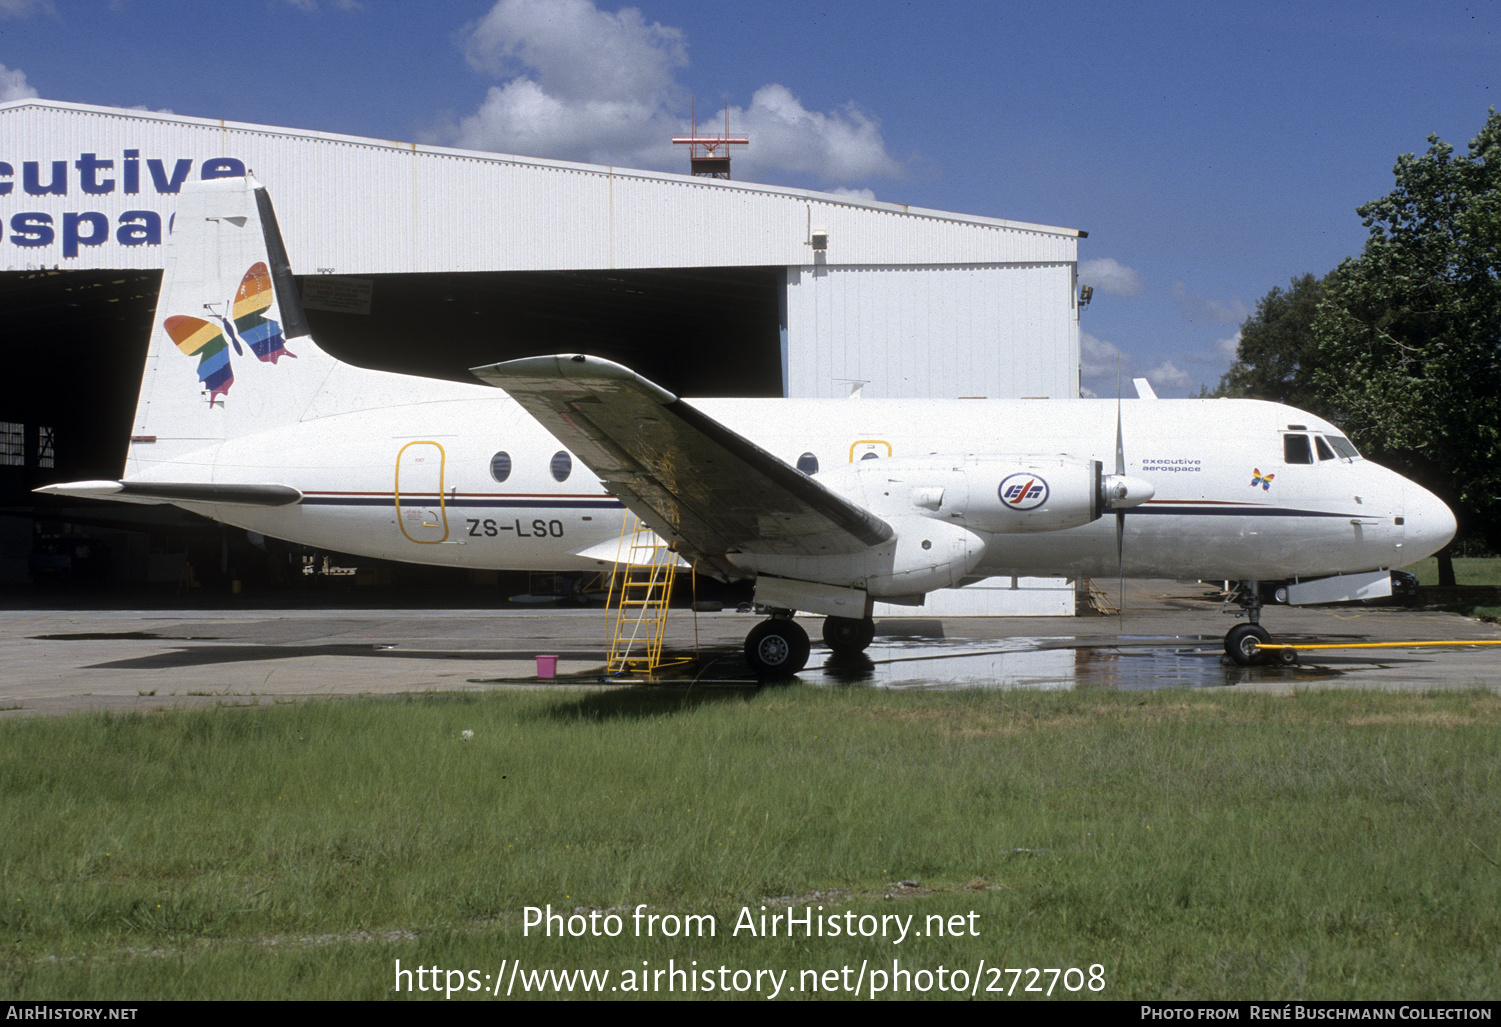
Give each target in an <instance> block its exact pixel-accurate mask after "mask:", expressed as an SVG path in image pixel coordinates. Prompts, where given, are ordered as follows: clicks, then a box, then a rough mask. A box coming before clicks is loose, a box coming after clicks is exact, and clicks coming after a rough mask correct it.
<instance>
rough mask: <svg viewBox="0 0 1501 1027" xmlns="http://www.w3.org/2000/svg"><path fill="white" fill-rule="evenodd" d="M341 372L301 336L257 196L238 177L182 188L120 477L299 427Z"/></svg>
mask: <svg viewBox="0 0 1501 1027" xmlns="http://www.w3.org/2000/svg"><path fill="white" fill-rule="evenodd" d="M339 366H340V365H339V362H338V361H337V360H335V359H334V358H333V357H331V356H329V355H328V354H327V353H325V352H324V351H323V350H321V349H319V348H318V346H317V344H316V343H315V342H313V339H312V336H311V335H310V334H309V333H308V325H307V315H306V314H305V313H304V311H303V309H302V301H301V299H300V297H299V296H298V293H297V286H296V283H295V282H294V281H293V279H292V269H291V266H290V263H289V262H288V260H287V252H286V247H285V245H284V244H283V243H282V239H281V232H280V230H279V229H278V227H277V224H276V214H275V211H274V210H273V209H272V206H271V200H270V197H269V196H267V195H266V190H265V189H264V188H263V187H262V186H260V185H259V184H258V183H257V182H256V181H255V180H254V179H252V178H249V177H248V176H247V177H245V178H225V179H216V180H212V181H207V182H197V183H192V184H191V185H184V187H183V190H182V193H181V194H180V195H179V198H178V209H177V213H176V215H175V216H174V218H173V229H172V236H171V239H170V242H169V245H168V252H167V261H166V269H165V270H164V271H163V273H162V287H161V293H160V296H159V298H158V300H157V308H156V316H155V317H154V318H153V319H152V330H151V341H150V344H149V346H148V348H147V353H146V366H145V370H144V372H143V374H142V378H141V393H140V398H139V400H138V403H137V406H136V415H135V421H134V424H133V426H132V430H131V440H130V448H129V450H128V456H127V458H126V476H127V477H129V478H135V477H139V476H141V475H147V476H150V472H151V470H152V469H153V468H154V467H159V466H160V465H162V464H178V465H181V464H182V463H183V462H184V457H188V456H189V455H190V454H195V453H198V452H199V451H205V450H207V451H211V450H212V449H213V448H215V446H216V444H218V443H222V442H224V441H225V440H227V439H232V438H237V437H240V436H242V435H246V434H249V433H251V432H255V431H262V430H265V429H267V428H272V427H276V426H277V425H279V424H285V423H289V422H293V421H297V420H300V419H301V418H303V417H304V416H305V415H306V413H307V412H308V410H309V408H310V406H311V404H312V402H313V400H314V399H315V397H316V396H317V395H318V393H319V391H320V390H321V389H322V388H323V386H324V383H325V382H326V381H327V380H328V378H329V376H330V374H331V373H332V372H333V371H334V369H335V368H336V367H339ZM370 373H375V372H370ZM206 455H211V454H206ZM186 462H187V463H189V464H193V463H198V462H199V461H198V460H193V459H189V460H188V461H186ZM206 462H208V463H211V462H212V461H211V459H210V460H208V461H206ZM178 474H179V476H180V474H181V467H180V466H179V469H178Z"/></svg>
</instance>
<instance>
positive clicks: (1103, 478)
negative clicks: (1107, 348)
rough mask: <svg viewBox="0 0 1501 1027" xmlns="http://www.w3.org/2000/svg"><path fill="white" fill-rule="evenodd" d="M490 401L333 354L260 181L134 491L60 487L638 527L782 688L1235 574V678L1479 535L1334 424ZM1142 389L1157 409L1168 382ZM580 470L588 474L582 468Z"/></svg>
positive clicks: (581, 399)
mask: <svg viewBox="0 0 1501 1027" xmlns="http://www.w3.org/2000/svg"><path fill="white" fill-rule="evenodd" d="M473 373H474V375H475V376H476V379H477V381H476V382H475V383H473V384H469V383H462V382H450V381H439V380H434V379H426V378H420V377H414V376H409V375H400V374H394V373H390V372H384V371H377V370H371V369H366V368H361V367H357V366H354V365H351V364H348V363H345V362H342V361H339V360H337V359H335V358H334V357H332V356H330V355H329V354H328V353H326V352H325V351H323V350H322V349H320V348H319V347H318V345H317V344H316V343H315V342H314V341H313V339H312V337H311V335H310V334H309V330H308V326H307V321H306V317H305V315H304V314H303V311H302V307H301V301H300V299H299V297H298V293H297V290H296V286H295V283H294V282H293V279H292V275H291V268H290V264H289V261H288V259H287V254H286V250H285V247H284V244H283V242H282V238H281V234H280V231H279V229H278V227H277V223H276V216H275V212H274V210H273V208H272V206H271V201H270V198H269V195H268V194H267V192H266V190H265V188H264V187H262V186H261V185H260V184H259V183H257V182H256V181H255V180H254V179H253V178H252V177H250V176H246V177H244V178H233V179H218V180H211V181H206V182H202V183H194V184H192V185H187V184H185V185H184V187H183V190H182V192H181V194H180V196H179V205H178V211H177V214H176V219H175V225H174V229H173V233H172V236H171V239H170V242H169V251H168V260H167V266H166V270H165V272H164V274H163V280H162V287H161V294H160V298H159V302H158V307H157V313H156V317H155V319H154V322H153V330H152V336H151V341H150V346H149V350H148V353H147V357H146V365H145V370H144V373H143V376H142V381H141V388H140V396H139V401H138V405H137V410H136V415H135V422H134V428H133V431H132V435H131V439H130V445H129V449H128V452H127V458H126V466H125V472H124V474H123V475H122V477H121V478H120V479H119V480H118V481H84V482H68V483H62V484H56V485H49V486H45V487H43V488H40V489H38V490H37V491H38V492H42V493H46V494H51V495H65V496H77V497H87V498H94V499H109V500H115V501H119V502H127V503H171V504H175V505H177V506H179V507H182V508H184V509H186V510H190V511H192V512H195V513H198V514H202V515H203V516H205V517H209V518H212V519H214V520H218V521H222V522H225V523H227V524H231V525H235V526H238V527H241V528H245V529H247V530H250V531H255V532H259V533H261V534H264V535H267V536H271V537H274V538H280V539H285V540H288V541H291V542H296V543H301V544H304V545H308V546H312V547H316V548H319V549H326V550H333V551H337V552H344V553H351V554H356V555H361V556H368V557H377V558H382V559H388V560H398V561H408V562H414V563H423V564H436V565H445V566H453V567H468V568H483V569H504V570H550V571H559V570H568V569H580V570H597V569H599V568H600V567H606V566H610V565H613V563H614V561H615V557H616V553H617V544H618V539H619V537H620V533H621V524H622V517H623V516H624V515H625V513H626V511H629V512H630V513H632V514H635V515H637V516H638V517H640V519H641V520H642V521H643V522H644V523H645V524H646V525H648V526H649V527H650V528H651V529H652V530H653V531H655V532H656V534H657V535H658V536H659V537H660V539H661V540H662V543H663V545H667V546H670V547H671V548H672V549H673V550H675V552H676V553H677V554H678V557H679V558H680V559H682V560H684V561H687V562H691V563H695V564H696V565H697V566H698V567H699V568H700V569H701V570H704V571H706V572H708V573H710V574H712V575H715V576H717V577H719V578H722V579H724V580H730V581H733V580H750V581H752V582H754V587H755V598H756V602H757V603H758V604H759V605H760V606H762V607H763V608H767V609H769V610H770V611H771V613H770V616H769V617H768V618H767V619H766V620H764V621H761V622H760V623H758V624H756V626H755V627H754V628H752V629H751V631H750V632H749V634H748V635H747V637H746V642H745V651H746V657H747V659H748V661H749V663H750V665H751V666H752V668H753V669H754V670H755V671H756V672H757V673H758V674H760V675H762V676H782V675H790V674H795V673H796V672H797V671H799V670H801V669H802V668H803V667H804V666H805V665H806V662H807V660H808V658H809V653H810V648H811V643H810V641H809V638H808V635H807V632H806V631H805V630H804V629H803V628H802V627H801V626H800V625H798V624H797V622H796V621H795V620H793V613H794V612H796V611H801V612H804V613H811V614H816V615H822V616H823V617H824V618H825V619H824V621H823V638H824V642H825V643H826V644H827V645H828V647H829V648H830V649H831V650H832V651H833V653H834V654H835V655H836V656H848V655H851V654H856V653H859V652H861V651H863V650H864V649H865V648H866V647H867V646H868V645H869V644H870V643H871V641H872V639H873V637H874V625H873V621H872V609H873V605H874V603H875V602H877V601H882V602H888V603H898V604H908V605H920V604H921V603H922V602H923V597H924V596H925V595H926V594H927V593H929V592H931V591H933V590H935V589H943V588H953V587H961V586H963V585H965V584H968V583H972V582H974V581H977V580H980V579H983V578H986V577H991V576H1001V575H1005V576H1010V575H1019V576H1063V577H1092V578H1112V579H1113V578H1115V577H1119V578H1121V579H1122V580H1124V579H1125V578H1127V577H1133V578H1137V577H1165V578H1179V579H1190V580H1207V581H1221V580H1223V581H1227V582H1237V583H1239V584H1238V587H1237V589H1236V590H1235V602H1236V603H1238V605H1239V606H1240V607H1241V609H1242V612H1243V614H1244V615H1245V617H1246V622H1245V623H1240V624H1237V625H1236V626H1235V627H1232V628H1231V629H1230V630H1229V631H1228V632H1227V633H1226V636H1225V651H1226V653H1227V654H1228V655H1229V657H1230V658H1231V659H1232V660H1234V661H1235V662H1237V663H1241V664H1250V663H1254V662H1261V661H1264V660H1268V659H1269V658H1270V656H1271V653H1273V652H1279V653H1280V652H1291V650H1276V651H1274V650H1262V649H1260V648H1259V646H1260V645H1261V644H1262V643H1266V642H1269V641H1270V638H1271V635H1270V634H1269V632H1267V630H1266V629H1265V628H1263V627H1261V625H1260V614H1261V610H1262V606H1263V602H1264V593H1265V592H1267V591H1268V590H1275V595H1276V598H1277V599H1278V600H1282V601H1287V602H1290V603H1292V604H1294V605H1297V604H1300V603H1310V602H1332V601H1339V600H1350V599H1358V598H1369V597H1372V596H1376V595H1383V594H1389V593H1390V588H1391V578H1390V569H1391V568H1394V567H1399V566H1403V565H1405V564H1410V563H1412V562H1414V561H1416V560H1419V559H1421V558H1423V557H1425V556H1428V555H1430V554H1432V553H1433V552H1435V551H1437V550H1438V549H1440V548H1441V547H1443V546H1444V545H1445V544H1447V543H1448V541H1449V540H1450V539H1451V538H1452V537H1453V535H1454V530H1455V522H1454V517H1453V514H1452V513H1451V512H1450V511H1449V509H1448V507H1446V506H1445V505H1444V504H1443V503H1442V502H1441V501H1440V500H1439V499H1438V498H1437V497H1436V496H1434V495H1432V494H1431V493H1429V492H1428V491H1426V490H1424V489H1423V488H1421V487H1419V486H1418V485H1416V484H1414V483H1413V482H1410V481H1408V480H1406V479H1404V478H1402V477H1401V476H1399V475H1397V474H1395V473H1394V472H1392V471H1389V470H1387V469H1385V468H1383V467H1380V466H1378V465H1376V464H1373V463H1371V462H1370V461H1368V460H1365V459H1363V458H1362V457H1361V456H1360V454H1359V453H1358V452H1357V451H1356V449H1355V447H1354V446H1353V445H1351V443H1350V442H1349V440H1348V439H1347V438H1345V436H1344V435H1343V433H1342V432H1340V431H1339V429H1338V428H1336V427H1335V426H1334V425H1333V424H1331V423H1329V422H1327V421H1325V420H1322V419H1321V418H1318V417H1315V416H1313V415H1312V414H1308V413H1305V412H1303V411H1300V410H1296V409H1294V408H1291V407H1287V406H1283V405H1280V404H1276V403H1268V402H1261V401H1256V400H1233V399H1212V400H1187V399H1185V400H1171V399H1167V400H1161V399H1155V398H1138V399H1133V400H1131V401H1129V402H1122V401H1120V400H1115V401H1112V400H1087V399H1062V400H975V399H955V400H913V399H905V400H879V399H838V400H824V399H712V400H710V399H703V400H691V401H690V400H686V399H682V398H679V397H678V396H676V395H674V394H673V393H671V392H669V391H668V390H666V389H663V388H662V387H660V386H658V385H656V384H654V383H653V382H650V381H648V380H646V379H645V378H642V377H640V376H639V375H637V374H635V373H634V372H632V371H631V370H630V369H629V368H626V367H624V366H622V365H620V364H617V363H613V362H611V361H608V360H603V359H600V358H596V357H593V356H589V355H586V354H562V355H550V356H539V357H528V358H523V359H519V360H508V361H505V362H501V363H496V364H493V365H489V366H485V367H479V368H475V369H473ZM1142 395H1144V396H1147V397H1150V396H1151V393H1150V390H1149V389H1148V390H1143V392H1142ZM580 465H582V466H580Z"/></svg>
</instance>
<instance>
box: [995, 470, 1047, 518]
mask: <svg viewBox="0 0 1501 1027" xmlns="http://www.w3.org/2000/svg"><path fill="white" fill-rule="evenodd" d="M996 492H997V494H998V495H999V496H1000V497H1001V502H1002V503H1004V504H1006V506H1008V507H1010V508H1011V509H1012V510H1036V509H1037V508H1038V507H1039V506H1041V505H1042V504H1043V503H1046V502H1047V501H1048V483H1047V482H1045V481H1043V480H1042V479H1041V478H1039V477H1038V476H1037V475H1035V474H1012V475H1009V476H1007V477H1005V478H1002V479H1001V487H1000V488H999V489H997V490H996Z"/></svg>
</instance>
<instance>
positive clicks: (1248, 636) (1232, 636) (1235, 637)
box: [1225, 624, 1292, 667]
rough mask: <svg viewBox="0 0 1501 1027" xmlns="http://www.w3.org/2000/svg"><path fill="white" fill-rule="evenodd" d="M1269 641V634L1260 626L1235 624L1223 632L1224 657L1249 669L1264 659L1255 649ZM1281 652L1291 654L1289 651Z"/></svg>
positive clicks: (1270, 637) (1270, 636)
mask: <svg viewBox="0 0 1501 1027" xmlns="http://www.w3.org/2000/svg"><path fill="white" fill-rule="evenodd" d="M1271 640H1272V634H1271V632H1269V631H1267V629H1266V628H1264V627H1262V626H1261V625H1260V624H1237V625H1235V627H1233V628H1231V629H1230V630H1229V631H1227V632H1225V655H1227V656H1229V657H1230V659H1232V660H1234V661H1235V662H1236V663H1238V664H1240V665H1241V666H1242V667H1249V666H1250V665H1251V664H1253V663H1260V662H1261V661H1262V659H1264V654H1263V653H1261V652H1258V651H1257V648H1256V647H1257V646H1258V645H1260V644H1261V643H1262V642H1270V641H1271ZM1283 651H1284V652H1292V650H1290V649H1288V650H1283Z"/></svg>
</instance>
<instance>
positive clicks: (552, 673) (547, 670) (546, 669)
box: [537, 655, 558, 678]
mask: <svg viewBox="0 0 1501 1027" xmlns="http://www.w3.org/2000/svg"><path fill="white" fill-rule="evenodd" d="M537 676H538V677H539V678H555V677H557V676H558V658H557V657H556V656H540V655H539V656H538V657H537Z"/></svg>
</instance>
